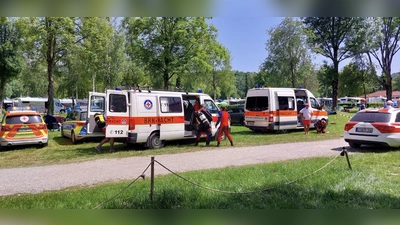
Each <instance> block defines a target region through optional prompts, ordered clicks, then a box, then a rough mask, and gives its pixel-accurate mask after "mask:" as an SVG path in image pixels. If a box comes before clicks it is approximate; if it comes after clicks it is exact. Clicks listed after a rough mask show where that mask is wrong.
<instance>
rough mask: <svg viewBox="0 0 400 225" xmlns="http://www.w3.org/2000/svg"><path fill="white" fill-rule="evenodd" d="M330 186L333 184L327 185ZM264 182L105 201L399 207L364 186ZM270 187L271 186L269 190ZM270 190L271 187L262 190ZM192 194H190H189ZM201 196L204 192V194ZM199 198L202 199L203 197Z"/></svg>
mask: <svg viewBox="0 0 400 225" xmlns="http://www.w3.org/2000/svg"><path fill="white" fill-rule="evenodd" d="M326 186H329V185H326ZM273 187H275V188H273V189H271V187H270V186H264V187H262V186H260V188H259V189H257V190H256V189H253V190H249V191H247V192H248V193H236V194H227V193H216V192H214V193H212V194H205V193H204V190H200V189H193V190H190V193H189V194H188V193H187V192H182V191H181V190H177V189H168V188H167V189H162V190H158V191H157V192H155V195H154V201H153V202H151V201H150V199H149V198H141V200H140V201H139V202H137V201H134V200H133V199H129V198H128V199H121V200H118V201H114V202H110V203H108V204H107V205H104V206H103V208H107V209H371V208H372V209H396V208H399V207H400V202H399V201H398V198H396V197H394V196H391V195H387V194H380V193H366V192H363V191H360V190H352V189H345V190H344V189H343V191H342V190H340V191H336V190H332V189H329V188H327V189H322V188H320V187H319V186H318V187H317V186H304V185H303V186H302V185H299V184H279V183H275V184H273ZM269 189H270V190H269ZM260 190H267V191H260ZM188 195H189V196H188ZM198 196H201V197H200V198H199V197H198ZM199 199H201V200H200V201H199Z"/></svg>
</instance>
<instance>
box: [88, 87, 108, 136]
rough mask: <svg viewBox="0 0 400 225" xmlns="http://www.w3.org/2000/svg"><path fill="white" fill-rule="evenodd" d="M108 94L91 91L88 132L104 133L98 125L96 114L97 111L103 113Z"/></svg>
mask: <svg viewBox="0 0 400 225" xmlns="http://www.w3.org/2000/svg"><path fill="white" fill-rule="evenodd" d="M105 99H106V94H105V93H100V92H89V102H88V107H87V112H88V115H87V127H86V129H87V133H88V134H93V133H103V131H102V129H100V128H98V127H97V126H96V121H95V120H94V115H95V114H96V113H100V114H103V113H104V110H105Z"/></svg>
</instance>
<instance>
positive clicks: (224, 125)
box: [215, 106, 233, 147]
mask: <svg viewBox="0 0 400 225" xmlns="http://www.w3.org/2000/svg"><path fill="white" fill-rule="evenodd" d="M220 109H221V111H220V112H219V116H218V121H217V123H216V124H215V128H217V126H218V124H219V123H221V126H219V130H218V144H217V147H219V144H220V141H221V138H222V133H224V134H225V136H226V137H227V138H228V139H229V141H230V142H231V146H233V141H232V137H231V134H230V133H229V121H230V120H231V116H230V115H229V113H228V112H227V111H226V107H225V106H221V108H220Z"/></svg>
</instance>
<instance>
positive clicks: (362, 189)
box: [0, 114, 400, 209]
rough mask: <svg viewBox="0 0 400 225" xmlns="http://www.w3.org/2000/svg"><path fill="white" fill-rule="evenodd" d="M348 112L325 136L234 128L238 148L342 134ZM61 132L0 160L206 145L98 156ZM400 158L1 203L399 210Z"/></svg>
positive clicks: (382, 154)
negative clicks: (45, 142) (39, 145)
mask: <svg viewBox="0 0 400 225" xmlns="http://www.w3.org/2000/svg"><path fill="white" fill-rule="evenodd" d="M348 115H349V114H343V115H338V116H335V115H332V116H330V121H329V126H328V131H329V133H326V134H316V133H315V131H313V132H311V133H310V135H308V136H306V135H304V134H303V132H302V131H295V132H290V133H287V134H268V133H267V134H258V133H253V132H251V131H249V130H247V129H246V128H244V127H239V126H234V127H233V129H232V130H233V131H232V135H233V138H234V141H235V145H236V146H249V145H264V144H272V143H284V142H289V141H290V142H299V141H313V140H316V139H319V140H321V139H332V138H340V137H341V135H342V133H343V126H344V123H345V122H346V121H347V120H348V119H349V118H348V117H346V116H348ZM331 122H334V123H333V124H331ZM58 135H59V133H58V132H57V134H56V133H54V134H52V140H51V142H50V144H49V147H48V148H43V149H36V148H27V149H18V150H9V151H3V152H1V153H0V156H1V158H0V160H2V162H6V164H7V165H6V166H4V165H2V167H3V168H5V167H15V166H27V165H39V164H54V163H64V162H76V161H83V160H92V159H97V158H105V157H127V156H135V155H150V154H151V155H156V154H167V153H168V154H173V153H178V152H188V151H198V150H204V148H196V147H194V146H192V144H190V143H170V144H168V146H166V147H165V148H163V149H160V150H134V149H128V148H127V147H125V146H124V145H122V144H121V145H118V146H117V149H118V150H119V151H118V152H117V153H108V152H107V153H102V154H97V153H96V152H95V151H94V149H93V146H94V145H95V144H96V142H92V143H83V144H79V145H71V144H69V143H70V142H69V140H68V139H61V137H58ZM228 143H229V142H228V141H224V142H223V146H229V145H228ZM214 144H215V142H214ZM106 149H108V147H107V146H104V150H106ZM31 157H32V158H34V159H31ZM399 158H400V155H399V151H398V150H397V149H378V148H377V149H375V150H373V149H372V150H370V151H366V152H362V151H361V152H359V153H358V154H351V155H350V161H351V165H352V170H350V169H349V168H348V166H347V162H346V159H345V157H337V158H336V159H335V160H334V161H333V162H332V163H331V164H329V165H328V166H326V167H324V166H325V165H326V164H327V163H328V162H330V161H331V160H332V158H328V157H320V158H309V159H299V160H291V161H285V162H276V163H268V164H260V165H249V166H241V167H229V168H224V169H212V170H202V171H192V172H186V173H181V174H179V175H180V176H182V177H183V178H185V179H187V180H185V179H182V177H179V176H177V175H174V174H169V175H165V176H159V177H157V178H156V179H155V183H154V199H153V201H151V199H150V179H148V178H147V179H145V180H143V179H141V178H140V179H138V178H137V177H133V178H132V180H130V181H124V182H119V183H109V184H102V185H96V186H93V187H84V188H82V187H76V188H68V189H66V190H61V191H51V192H44V193H40V194H23V195H15V196H6V197H0V202H2V204H1V208H3V209H93V208H103V209H358V208H361V209H395V208H400V201H399V199H400V190H399V188H398V187H400V163H399ZM37 161H38V162H37ZM2 164H3V163H2ZM322 167H324V168H323V169H322V170H320V171H318V172H315V171H317V170H319V169H320V168H322Z"/></svg>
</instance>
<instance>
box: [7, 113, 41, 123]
mask: <svg viewBox="0 0 400 225" xmlns="http://www.w3.org/2000/svg"><path fill="white" fill-rule="evenodd" d="M32 123H42V117H41V116H39V115H30V116H25V115H18V116H17V115H15V116H7V118H6V124H32Z"/></svg>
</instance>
